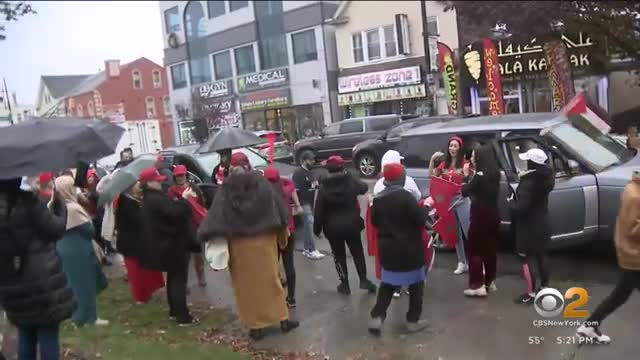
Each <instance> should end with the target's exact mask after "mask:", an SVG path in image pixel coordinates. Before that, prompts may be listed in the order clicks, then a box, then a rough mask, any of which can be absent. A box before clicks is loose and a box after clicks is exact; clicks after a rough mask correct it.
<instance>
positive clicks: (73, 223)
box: [56, 175, 91, 230]
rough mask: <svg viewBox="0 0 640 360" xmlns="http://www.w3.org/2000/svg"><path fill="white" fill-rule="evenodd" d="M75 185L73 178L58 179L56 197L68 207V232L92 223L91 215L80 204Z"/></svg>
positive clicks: (61, 177) (63, 177)
mask: <svg viewBox="0 0 640 360" xmlns="http://www.w3.org/2000/svg"><path fill="white" fill-rule="evenodd" d="M73 183H74V180H73V178H72V177H71V176H68V175H63V176H60V177H58V178H56V195H57V196H60V199H61V200H62V201H64V203H65V205H66V206H67V230H69V229H73V228H75V227H78V226H80V225H82V224H85V223H88V222H90V221H91V216H89V213H87V211H86V210H85V209H84V207H82V205H80V203H78V193H77V192H76V188H75V187H74V186H73Z"/></svg>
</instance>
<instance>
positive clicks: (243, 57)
mask: <svg viewBox="0 0 640 360" xmlns="http://www.w3.org/2000/svg"><path fill="white" fill-rule="evenodd" d="M234 52H235V54H234V55H235V58H236V72H237V73H238V75H244V74H251V73H254V72H256V62H255V59H254V54H253V45H247V46H243V47H240V48H237V49H235V50H234Z"/></svg>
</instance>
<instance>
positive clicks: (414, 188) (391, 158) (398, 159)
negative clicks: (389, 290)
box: [373, 150, 422, 298]
mask: <svg viewBox="0 0 640 360" xmlns="http://www.w3.org/2000/svg"><path fill="white" fill-rule="evenodd" d="M403 159H404V156H402V155H400V153H399V152H397V151H395V150H388V151H387V152H386V153H384V155H383V156H382V160H381V164H380V168H381V169H384V167H385V166H386V165H388V164H402V160H403ZM385 188H386V186H385V185H384V177H380V179H378V181H377V182H376V184H375V185H374V187H373V197H376V196H377V195H378V194H380V193H381V192H382V190H384V189H385ZM404 189H405V190H407V191H408V192H409V193H411V195H413V197H414V198H416V201H420V200H421V199H422V192H421V191H420V189H419V188H418V185H417V184H416V182H415V180H413V178H412V177H411V176H405V181H404ZM393 297H394V298H398V297H400V289H398V291H395V292H394V293H393Z"/></svg>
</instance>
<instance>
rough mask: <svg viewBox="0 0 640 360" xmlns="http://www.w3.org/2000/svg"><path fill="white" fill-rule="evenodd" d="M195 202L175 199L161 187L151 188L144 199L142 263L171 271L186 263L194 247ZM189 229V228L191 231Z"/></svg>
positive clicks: (148, 267) (144, 265) (160, 269)
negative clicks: (193, 214) (193, 219)
mask: <svg viewBox="0 0 640 360" xmlns="http://www.w3.org/2000/svg"><path fill="white" fill-rule="evenodd" d="M191 216H192V213H191V205H189V202H188V201H186V200H184V199H179V200H171V199H170V198H169V196H168V195H167V194H166V193H164V192H161V191H157V190H152V189H147V190H145V192H144V198H143V200H142V233H143V253H142V254H141V255H140V257H139V261H140V264H141V265H142V266H143V267H145V268H147V269H150V270H157V271H169V270H171V269H174V268H175V267H177V266H182V265H184V262H185V261H187V254H188V253H189V249H190V247H191V245H192V244H191V243H190V240H191V237H192V236H194V235H195V234H194V233H192V232H191V230H190V229H191V224H192V219H191ZM187 230H188V231H187Z"/></svg>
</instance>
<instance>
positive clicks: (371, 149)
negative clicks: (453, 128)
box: [351, 115, 455, 177]
mask: <svg viewBox="0 0 640 360" xmlns="http://www.w3.org/2000/svg"><path fill="white" fill-rule="evenodd" d="M452 119H455V117H454V116H450V115H443V116H433V117H419V118H415V119H411V120H405V121H402V122H401V123H399V124H397V125H395V126H393V127H392V128H390V129H388V130H387V131H385V132H384V133H382V135H380V136H378V137H375V138H373V139H367V140H365V141H362V142H360V143H358V144H356V146H354V147H353V149H352V150H351V158H352V159H353V164H354V166H355V168H356V169H357V170H358V172H359V173H360V175H361V176H365V177H372V176H375V175H377V174H378V173H379V172H380V161H381V160H382V156H383V155H384V153H385V152H387V151H388V150H397V149H396V146H397V145H398V143H399V142H400V135H401V134H402V133H404V132H405V131H407V130H409V129H413V128H415V127H418V126H421V125H427V124H430V123H434V122H439V121H446V120H452Z"/></svg>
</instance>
